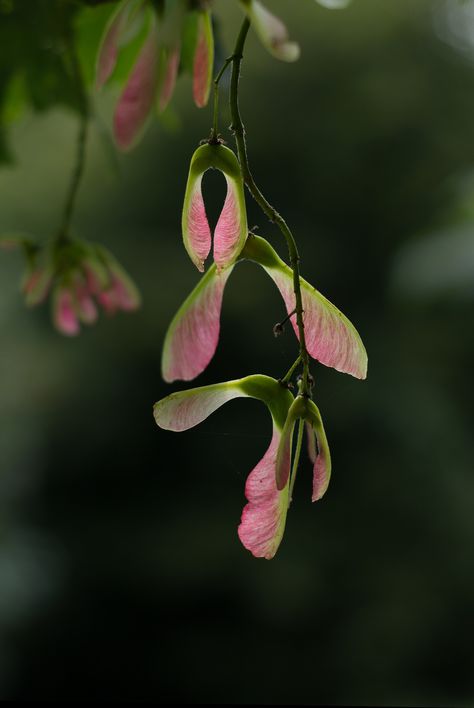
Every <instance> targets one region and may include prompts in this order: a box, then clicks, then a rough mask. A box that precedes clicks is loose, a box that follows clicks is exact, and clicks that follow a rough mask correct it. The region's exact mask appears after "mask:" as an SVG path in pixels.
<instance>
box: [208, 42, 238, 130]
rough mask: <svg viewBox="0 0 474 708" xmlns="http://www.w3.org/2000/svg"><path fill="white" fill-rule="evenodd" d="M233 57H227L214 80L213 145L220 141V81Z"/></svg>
mask: <svg viewBox="0 0 474 708" xmlns="http://www.w3.org/2000/svg"><path fill="white" fill-rule="evenodd" d="M232 59H233V57H232V56H230V57H227V59H226V60H225V62H224V64H223V65H222V67H221V69H220V71H219V73H218V74H217V76H216V77H215V78H214V110H213V121H212V131H211V138H210V142H211V143H218V142H219V139H218V136H219V81H220V80H221V78H222V76H223V75H224V72H225V70H226V69H227V67H228V66H229V64H230V63H231V61H232Z"/></svg>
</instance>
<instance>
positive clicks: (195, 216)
mask: <svg viewBox="0 0 474 708" xmlns="http://www.w3.org/2000/svg"><path fill="white" fill-rule="evenodd" d="M201 182H202V175H201V176H200V177H199V178H198V179H197V180H196V183H195V185H194V189H193V193H192V195H191V200H190V204H189V209H188V212H187V214H186V227H187V232H188V233H187V235H188V244H189V249H190V251H191V253H190V256H191V258H192V260H193V262H194V263H195V264H196V266H197V267H198V269H199V270H200V271H201V273H202V272H203V271H204V261H205V260H206V258H207V257H208V255H209V251H210V250H211V230H210V228H209V223H208V221H207V216H206V208H205V206H204V200H203V198H202V192H201Z"/></svg>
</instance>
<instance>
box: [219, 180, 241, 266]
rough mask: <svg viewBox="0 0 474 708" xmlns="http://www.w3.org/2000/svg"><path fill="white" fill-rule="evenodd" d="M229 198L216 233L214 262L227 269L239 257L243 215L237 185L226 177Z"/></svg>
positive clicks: (226, 199)
mask: <svg viewBox="0 0 474 708" xmlns="http://www.w3.org/2000/svg"><path fill="white" fill-rule="evenodd" d="M226 181H227V196H226V198H225V202H224V206H223V208H222V211H221V214H220V216H219V221H218V222H217V225H216V228H215V231H214V260H215V262H216V265H217V267H218V268H219V269H220V268H225V267H226V266H227V265H229V264H230V263H233V262H234V261H235V259H236V258H237V256H238V251H239V248H240V247H241V244H240V229H241V214H240V209H239V203H238V198H237V194H236V189H235V184H234V182H233V181H232V180H230V179H229V178H228V177H227V176H226Z"/></svg>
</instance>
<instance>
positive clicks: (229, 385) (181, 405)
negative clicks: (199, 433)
mask: <svg viewBox="0 0 474 708" xmlns="http://www.w3.org/2000/svg"><path fill="white" fill-rule="evenodd" d="M242 397H244V398H246V394H245V393H243V392H242V390H241V389H240V387H239V386H238V384H236V383H233V382H231V381H228V382H226V383H225V384H214V385H212V386H202V387H201V388H195V389H190V390H189V391H178V392H177V393H172V394H171V395H169V396H167V397H166V398H163V399H162V400H161V401H158V403H156V404H155V406H154V409H153V413H154V416H155V421H156V423H157V425H159V427H160V428H163V429H164V430H173V431H174V432H177V433H179V432H182V431H183V430H189V428H193V427H194V426H195V425H198V423H201V422H202V421H203V420H205V419H206V418H207V417H208V416H210V415H211V413H214V411H215V410H217V409H218V408H220V407H221V406H223V405H224V403H227V401H231V400H232V399H233V398H242Z"/></svg>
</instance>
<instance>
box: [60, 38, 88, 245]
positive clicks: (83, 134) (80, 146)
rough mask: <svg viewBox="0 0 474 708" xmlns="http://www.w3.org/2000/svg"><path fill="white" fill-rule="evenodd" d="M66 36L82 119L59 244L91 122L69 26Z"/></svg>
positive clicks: (79, 176) (67, 221)
mask: <svg viewBox="0 0 474 708" xmlns="http://www.w3.org/2000/svg"><path fill="white" fill-rule="evenodd" d="M65 37H66V44H67V47H68V51H69V60H70V64H71V73H72V79H73V82H74V84H75V89H76V92H77V98H78V101H79V111H80V121H79V131H78V134H77V143H76V159H75V163H74V169H73V172H72V175H71V181H70V183H69V189H68V192H67V195H66V202H65V205H64V212H63V218H62V221H61V228H60V229H59V232H58V234H57V237H56V243H57V244H60V243H65V242H67V241H68V240H69V224H70V222H71V217H72V213H73V211H74V205H75V203H76V198H77V193H78V191H79V186H80V183H81V179H82V175H83V173H84V166H85V161H86V142H87V129H88V124H89V102H88V100H87V93H86V89H85V87H84V82H83V79H82V74H81V68H80V66H79V59H78V57H77V52H76V47H75V43H74V37H73V36H72V33H71V30H70V28H69V27H68V28H67V29H66V30H65Z"/></svg>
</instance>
